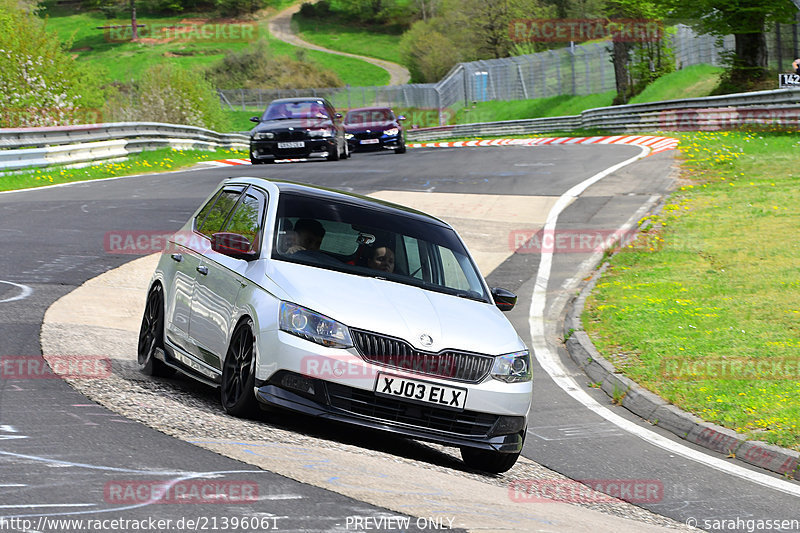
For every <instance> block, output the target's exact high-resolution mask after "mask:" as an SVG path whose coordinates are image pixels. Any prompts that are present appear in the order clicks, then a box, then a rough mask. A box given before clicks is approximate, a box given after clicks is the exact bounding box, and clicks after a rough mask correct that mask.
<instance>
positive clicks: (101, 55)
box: [46, 8, 389, 86]
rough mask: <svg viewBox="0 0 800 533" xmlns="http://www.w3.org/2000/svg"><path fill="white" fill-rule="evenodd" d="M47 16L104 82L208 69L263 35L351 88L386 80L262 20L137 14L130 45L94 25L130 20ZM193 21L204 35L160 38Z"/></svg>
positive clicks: (124, 32) (275, 49)
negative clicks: (168, 68)
mask: <svg viewBox="0 0 800 533" xmlns="http://www.w3.org/2000/svg"><path fill="white" fill-rule="evenodd" d="M46 15H47V27H48V28H49V29H51V30H52V31H54V32H56V33H57V34H58V36H59V38H60V39H61V40H62V41H64V42H67V41H70V42H71V43H72V45H71V52H72V53H73V54H74V55H75V57H76V58H77V59H78V60H79V61H86V62H88V63H90V64H92V65H95V66H98V67H100V68H101V69H103V70H104V71H105V72H106V73H107V76H108V78H109V80H113V81H118V82H129V81H131V80H135V79H138V78H139V77H140V75H141V74H142V72H144V70H145V69H147V68H148V67H150V66H152V65H159V64H164V63H172V64H177V65H180V66H181V67H185V68H193V67H208V66H210V65H212V64H213V63H215V62H217V61H219V60H220V59H222V58H223V57H224V56H225V54H226V53H227V52H230V51H241V50H242V49H244V48H245V47H247V46H248V45H250V44H251V43H253V42H255V41H256V40H258V39H266V40H267V42H268V43H269V46H270V51H271V52H272V53H273V54H275V55H280V56H292V57H294V56H295V55H296V54H297V53H298V52H299V53H301V54H303V55H305V57H307V58H308V59H310V60H312V61H314V62H315V63H317V64H318V65H320V66H321V67H324V68H326V69H330V70H333V71H334V72H336V74H337V75H338V76H339V78H341V80H342V81H343V82H344V83H349V84H350V85H353V86H359V85H383V84H386V83H387V82H388V81H389V74H388V73H387V72H386V71H385V70H383V69H382V68H379V67H376V66H375V65H371V64H369V63H366V62H364V61H361V60H359V59H354V58H349V57H343V56H337V55H333V54H327V53H324V52H315V51H313V50H304V49H301V48H297V47H294V46H292V45H289V44H287V43H284V42H281V41H278V40H276V39H274V38H272V37H271V36H270V35H269V32H268V30H267V20H266V19H259V20H255V21H250V20H242V21H233V22H231V21H229V20H225V21H215V20H208V19H207V18H206V17H207V15H203V14H197V13H192V14H190V13H187V14H184V15H181V16H179V17H175V16H173V17H164V16H153V15H141V16H139V17H137V21H138V23H139V24H144V25H145V28H143V29H142V30H141V31H142V35H141V37H142V39H141V41H140V42H136V43H134V42H130V41H129V39H130V30H129V28H110V29H98V27H99V26H123V25H126V24H130V19H127V20H126V19H122V18H119V19H108V18H105V16H103V14H102V13H100V12H84V13H73V12H71V11H69V10H66V9H63V8H51V9H50V10H49V11H48V12H47V13H46ZM192 21H194V22H198V23H200V22H201V21H207V23H208V26H207V27H206V31H205V33H204V32H203V31H200V30H198V31H195V32H193V33H188V34H186V35H185V37H184V38H180V39H177V38H175V39H165V38H163V37H164V36H167V37H169V36H173V37H174V36H175V35H176V33H175V30H173V29H170V28H172V27H175V26H184V27H186V26H187V23H189V22H192ZM148 28H149V29H148ZM156 30H158V31H156Z"/></svg>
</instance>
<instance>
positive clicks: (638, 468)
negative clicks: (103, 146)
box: [0, 146, 800, 531]
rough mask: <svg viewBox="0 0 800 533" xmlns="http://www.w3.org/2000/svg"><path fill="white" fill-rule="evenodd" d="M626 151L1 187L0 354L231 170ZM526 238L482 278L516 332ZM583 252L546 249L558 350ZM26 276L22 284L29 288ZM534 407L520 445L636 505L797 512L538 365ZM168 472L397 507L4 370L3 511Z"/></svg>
mask: <svg viewBox="0 0 800 533" xmlns="http://www.w3.org/2000/svg"><path fill="white" fill-rule="evenodd" d="M637 151H638V149H637V148H634V147H629V146H550V147H534V148H530V147H506V148H497V147H492V148H471V149H463V148H462V149H417V150H413V151H410V152H409V153H408V154H406V155H405V156H396V155H394V154H391V153H386V154H383V153H380V154H357V155H356V156H355V157H353V158H352V159H350V160H347V161H340V162H337V163H326V162H313V163H299V164H287V165H284V164H280V165H265V166H258V167H249V166H247V167H229V168H213V169H208V170H199V171H192V172H179V173H172V174H168V175H160V176H159V175H156V176H141V177H134V178H127V179H120V180H112V181H103V182H95V183H86V184H80V185H73V186H69V187H59V188H50V189H46V190H38V191H29V192H19V193H12V194H1V195H0V242H2V243H3V246H4V248H5V250H6V253H5V254H3V255H2V256H0V339H2V340H1V341H0V355H3V356H9V355H10V356H39V355H40V354H41V350H40V346H39V327H40V325H41V322H42V318H43V315H44V312H45V310H46V309H47V308H48V307H49V305H50V304H52V302H54V301H55V300H56V299H58V298H59V297H60V296H62V295H64V294H66V293H67V292H70V291H71V290H72V289H74V288H75V287H76V286H78V285H80V284H81V283H82V282H84V281H85V280H87V279H89V278H92V277H94V276H96V275H98V274H100V273H102V272H105V271H107V270H109V269H111V268H115V267H117V266H119V265H120V264H122V263H123V262H125V261H127V260H129V259H131V258H132V257H131V256H119V255H111V254H108V253H106V252H105V250H104V236H105V234H106V233H107V232H109V231H131V230H142V231H147V230H156V231H164V232H167V231H172V230H175V229H177V228H178V227H179V226H180V225H181V224H182V223H183V222H184V221H185V220H186V219H187V218H188V216H189V215H190V214H191V212H193V211H194V209H195V208H196V206H197V205H198V204H199V203H200V201H201V200H202V199H203V198H205V197H206V196H207V195H208V194H209V193H210V192H211V191H212V190H213V188H214V187H215V186H216V184H217V183H219V181H220V180H221V179H223V178H224V177H227V176H230V175H255V176H271V177H276V178H286V179H292V180H296V181H302V182H308V183H314V184H318V185H324V186H330V187H335V188H339V189H345V190H352V191H355V192H359V193H371V192H374V191H379V190H384V191H385V190H403V191H431V192H451V193H469V194H478V193H480V194H492V195H522V196H525V195H529V196H555V197H557V196H559V195H561V194H563V193H564V191H566V190H567V189H569V188H570V187H572V186H573V185H575V184H577V183H579V182H581V181H582V180H584V179H586V178H587V177H589V176H591V175H593V174H595V173H596V172H599V171H600V170H603V169H605V168H607V167H609V166H611V165H613V164H615V163H618V162H620V161H622V160H625V159H627V158H629V157H631V156H633V155H635V154H636V153H637ZM670 158H671V155H670V154H669V152H667V153H663V154H659V155H656V156H653V157H651V158H648V159H646V160H643V161H639V162H637V163H634V164H633V165H631V166H629V167H626V168H625V169H623V170H622V171H620V172H617V173H615V174H612V175H611V176H609V177H607V178H605V179H604V180H602V181H601V182H599V183H598V184H596V185H593V186H592V187H590V188H589V189H587V191H586V192H585V193H584V194H583V195H582V196H581V197H580V198H578V199H577V200H575V201H574V202H573V203H572V204H570V206H569V207H567V209H566V210H565V211H564V212H563V213H562V214H561V216H560V217H559V225H558V227H559V228H563V229H567V230H570V231H575V232H577V233H580V232H582V231H589V230H596V229H600V230H613V229H616V228H617V227H619V226H620V225H621V224H623V223H624V222H625V221H627V220H629V219H630V218H631V217H632V216H634V215H635V214H636V213H637V211H638V210H639V209H640V208H641V207H642V206H643V205H645V204H647V203H648V202H651V201H653V200H654V199H655V198H657V197H658V196H659V195H661V194H663V193H664V192H665V190H666V189H667V188H668V187H669V185H670V182H671V180H670V178H669V177H668V174H669V170H670V165H671V159H670ZM454 216H455V215H454ZM530 251H531V252H532V253H524V254H514V255H512V256H511V257H510V258H509V259H507V260H506V261H505V262H503V263H502V264H501V265H500V266H499V267H498V268H496V269H495V270H494V271H493V272H492V273H491V274H489V276H488V281H489V283H490V285H491V286H503V287H506V288H509V289H511V290H514V291H516V292H517V293H518V294H519V296H520V300H519V301H520V303H519V304H518V306H517V308H516V309H515V310H514V311H512V312H511V313H510V314H509V318H510V319H511V320H512V322H513V323H514V325H515V326H516V327H517V330H518V332H519V333H520V335H521V336H522V337H523V339H524V340H525V341H526V343H528V344H529V345H531V339H530V326H529V323H528V322H529V311H530V301H531V295H532V293H533V285H534V280H535V276H536V270H537V267H538V264H539V259H540V256H539V254H538V253H536V250H530ZM588 256H589V254H588V253H586V252H583V251H580V250H569V251H567V252H565V253H558V254H556V256H555V258H554V262H553V269H552V274H551V277H550V280H549V284H548V298H547V307H546V313H545V317H546V323H547V324H548V330H547V332H548V339H549V341H550V343H551V345H552V346H554V349H558V346H559V343H558V342H557V338H556V337H557V334H558V332H557V331H556V329H555V326H556V325H557V323H558V319H559V316H560V315H561V313H562V311H563V309H562V307H561V306H562V305H563V298H562V297H563V295H564V294H565V291H568V290H572V286H571V285H570V282H571V281H572V280H574V278H575V276H576V273H577V272H578V271H579V270H580V268H579V267H580V266H581V264H582V263H583V261H585V260H586V259H587V258H588ZM3 282H6V283H3ZM9 283H11V284H16V285H10V284H9ZM565 286H566V288H565ZM23 287H29V288H30V289H31V290H32V292H31V293H30V294H29V295H27V296H25V291H24V288H23ZM22 296H25V297H24V298H22V299H17V298H20V297H22ZM560 355H561V360H562V362H563V364H564V365H565V366H566V367H567V369H568V371H569V373H570V374H571V375H573V376H574V377H575V379H576V381H577V382H578V383H579V384H580V385H581V386H582V388H583V389H585V391H586V392H587V393H588V394H590V395H591V396H593V397H595V398H596V399H597V400H598V401H599V402H600V403H602V404H604V405H608V406H609V408H613V407H611V406H610V401H609V400H608V398H607V397H606V396H605V395H604V393H602V391H598V390H596V389H593V388H591V387H589V386H588V384H587V381H588V379H587V378H586V377H585V376H584V375H583V374H582V373H581V371H580V370H579V369H577V368H575V367H574V365H571V363H570V361H569V359H568V357H565V356H564V354H563V353H561V354H560ZM613 409H614V412H615V413H617V414H619V415H620V416H622V417H625V418H627V419H629V420H631V421H633V422H635V423H636V424H637V425H639V426H640V427H642V428H644V429H646V430H649V431H655V432H657V433H661V434H663V435H664V436H665V437H666V438H667V439H670V440H671V441H673V442H676V443H678V444H681V445H682V446H687V447H689V448H691V447H692V446H691V445H688V444H686V443H684V442H682V441H680V439H677V438H675V437H673V436H672V435H670V434H667V433H665V432H663V431H661V430H660V429H658V428H654V427H651V426H650V425H649V424H646V423H641V422H640V421H639V420H637V419H636V417H633V416H632V415H629V414H627V412H626V411H625V410H623V409H621V408H613ZM531 416H532V418H531V424H530V426H529V435H528V439H527V442H526V446H525V450H524V455H525V456H526V457H529V458H531V459H533V460H535V461H537V462H539V463H541V464H543V465H545V466H547V467H549V468H551V469H553V470H556V471H558V472H562V473H564V474H566V475H568V476H570V477H572V478H575V479H598V480H599V479H605V480H649V481H655V482H657V483H658V484H660V486H662V487H663V491H662V493H661V494H660V495H659V496H658V497H656V498H650V501H645V502H643V503H641V505H643V506H644V507H646V508H648V509H651V510H653V511H654V512H657V513H659V514H662V515H665V516H670V517H673V518H675V519H677V520H679V521H682V522H683V521H686V520H687V519H690V518H694V519H697V520H698V521H699V522H698V524H699V525H700V526H701V527H702V526H703V525H704V522H703V520H733V522H732V523H727V524H726V523H724V522H709V523H708V524H707V525H712V526H713V525H721V526H723V527H720V528H716V529H715V530H717V531H747V530H748V528H749V526H748V523H747V521H748V520H759V519H761V520H776V519H795V520H797V519H800V511H798V509H800V505H798V504H799V503H800V499H798V498H797V497H795V496H791V495H788V494H786V493H784V492H780V491H777V490H774V489H772V488H769V487H765V486H763V485H760V484H755V483H753V482H752V481H751V480H748V479H746V477H741V476H739V477H737V476H733V475H731V474H728V473H723V472H720V471H718V470H716V469H713V468H710V467H708V466H703V465H701V464H699V463H697V462H696V461H693V460H691V459H688V458H686V457H685V456H684V455H681V454H679V453H676V452H674V451H670V450H665V449H663V448H661V447H656V446H654V445H652V444H649V443H648V442H646V441H645V440H643V439H642V438H640V437H639V436H635V435H631V434H630V433H629V432H627V431H624V430H622V429H620V428H619V427H618V426H615V425H613V424H611V423H610V422H608V421H607V420H606V419H604V418H602V417H600V416H599V415H598V414H596V413H595V412H592V411H590V410H588V409H586V408H585V407H584V406H583V405H581V404H579V403H578V402H576V401H575V400H574V399H573V398H572V397H571V396H569V395H567V394H566V393H565V392H564V391H563V390H562V389H561V388H559V387H558V386H557V385H556V384H555V383H554V382H553V380H551V379H550V378H549V377H548V375H547V374H546V373H545V372H544V371H543V370H542V369H541V368H536V373H535V398H534V407H533V410H532V413H531ZM698 452H699V453H703V454H706V453H709V452H706V451H705V450H699V449H698ZM742 468H746V467H742ZM753 471H755V469H753ZM204 472H205V474H203V473H204ZM210 472H216V473H217V474H209V473H210ZM176 473H179V474H177V475H181V474H183V475H185V476H187V478H191V477H192V476H195V477H198V476H200V479H207V478H209V477H212V478H213V476H219V477H216V478H215V479H224V480H227V481H230V482H231V484H232V485H234V486H235V485H236V484H239V485H240V486H245V487H247V486H250V485H249V484H256V485H257V486H258V488H259V490H258V494H259V497H263V498H262V499H264V500H270V505H269V509H270V513H271V514H269V515H267V514H265V515H264V518H265V519H266V520H273V519H274V520H278V521H279V524H280V529H281V530H308V531H323V530H335V529H337V528H339V529H341V528H343V527H344V526H345V520H346V519H347V517H348V516H387V517H389V516H397V515H396V514H395V513H388V512H386V511H384V510H381V509H378V508H374V507H372V506H369V505H366V504H363V503H360V502H357V501H353V500H350V499H348V498H345V497H343V496H340V495H337V494H334V493H331V492H328V491H325V490H322V489H317V488H314V487H309V486H306V485H302V484H299V483H296V482H294V481H292V480H288V479H285V478H281V477H280V476H276V475H274V474H270V473H267V472H262V471H257V470H255V469H253V468H252V467H249V466H248V465H244V464H242V463H239V462H237V461H234V460H231V459H226V458H224V457H220V456H218V455H216V454H213V453H211V452H208V451H204V450H201V449H198V448H195V447H193V446H191V445H189V444H185V443H182V442H180V441H178V440H175V439H172V438H169V437H167V436H165V435H163V434H161V433H159V432H156V431H153V430H150V429H149V428H146V427H143V426H141V425H139V424H135V423H131V422H129V421H127V420H124V419H122V418H120V417H118V416H117V415H115V414H114V413H111V412H109V411H107V410H105V409H102V408H100V407H97V406H95V405H94V404H91V403H90V402H87V401H86V399H85V398H83V397H82V396H80V395H79V394H77V393H75V392H74V391H72V389H70V388H69V387H68V386H67V385H66V384H64V383H62V382H61V381H59V380H52V379H41V380H24V381H11V380H0V517H2V516H5V517H22V516H30V517H36V518H35V520H38V517H40V516H42V515H46V514H52V515H58V516H65V515H66V514H67V513H70V514H72V515H74V516H76V517H78V518H80V517H85V518H102V517H103V516H109V513H110V511H111V510H113V514H114V517H123V518H137V517H138V518H141V517H143V516H144V513H143V512H142V510H141V508H140V507H136V506H131V505H128V506H127V508H125V507H126V506H125V505H115V504H116V503H118V502H109V500H110V499H112V500H113V498H109V495H108V494H107V492H108V491H109V490H111V489H110V488H109V487H111V488H113V487H115V485H114V483H119V482H121V481H126V480H128V481H129V480H159V479H164V478H165V477H170V478H174V477H175V475H176ZM773 477H774V478H775V479H776V480H777V479H778V476H773ZM794 485H795V486H796V485H798V484H797V483H794ZM12 501H13V504H8V502H12ZM80 502H86V503H85V504H81V503H80ZM97 502H103V503H104V504H102V505H98V503H97ZM67 505H71V506H72V507H68V506H67ZM178 507H179V506H178ZM178 507H176V506H168V505H163V506H150V507H149V508H148V509H147V511H146V516H148V517H154V518H163V519H171V520H173V524H175V523H176V522H175V521H176V520H178V519H180V518H184V519H186V518H187V517H186V516H182V514H185V511H182V510H180V509H179V508H178ZM244 511H245V508H244V506H242V505H236V504H230V505H228V504H213V505H212V504H207V505H197V506H193V507H192V512H193V514H194V515H195V518H197V517H202V516H217V517H219V516H228V517H234V516H239V517H241V516H243V513H244ZM77 513H85V514H77ZM204 513H205V514H204ZM289 517H291V518H289ZM737 519H738V520H739V521H740V522H739V523H736V520H737ZM739 525H741V527H738V526H739ZM728 526H732V527H728ZM709 529H711V528H710V527H709ZM51 530H52V529H51ZM61 530H68V529H67V528H61ZM387 530H391V528H387ZM771 530H773V531H782V530H781V529H780V528H774V527H773V528H771ZM792 530H793V529H783V531H792ZM795 530H800V528H797V529H795Z"/></svg>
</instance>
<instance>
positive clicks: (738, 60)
mask: <svg viewBox="0 0 800 533" xmlns="http://www.w3.org/2000/svg"><path fill="white" fill-rule="evenodd" d="M667 5H668V6H669V7H670V8H671V10H672V13H673V15H674V16H677V17H681V18H688V19H691V20H693V21H694V24H693V25H694V27H695V28H696V29H697V30H698V31H700V32H701V33H708V34H711V35H715V36H717V37H719V38H722V37H724V36H725V35H731V34H733V37H734V41H735V45H734V54H733V58H732V62H731V65H730V73H729V74H730V79H731V81H732V82H734V83H735V84H747V83H748V82H750V81H753V80H758V79H761V78H763V77H764V75H765V74H766V70H767V59H768V58H767V39H766V37H765V35H764V29H765V28H766V27H767V25H768V24H770V23H775V22H793V17H794V15H795V13H796V12H797V8H796V7H795V6H794V5H793V3H792V0H693V1H692V2H686V1H685V0H667Z"/></svg>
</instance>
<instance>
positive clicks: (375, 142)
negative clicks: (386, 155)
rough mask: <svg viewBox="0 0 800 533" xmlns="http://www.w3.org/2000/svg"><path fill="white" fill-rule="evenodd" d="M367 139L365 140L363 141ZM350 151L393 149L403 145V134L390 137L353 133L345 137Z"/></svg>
mask: <svg viewBox="0 0 800 533" xmlns="http://www.w3.org/2000/svg"><path fill="white" fill-rule="evenodd" d="M364 141H367V142H364ZM347 144H349V145H350V151H351V152H371V151H375V150H384V149H385V150H394V149H397V148H400V147H402V146H403V144H404V143H403V136H402V135H400V134H397V135H393V136H391V137H389V136H386V135H382V136H380V137H371V138H369V137H368V136H366V135H361V134H357V133H356V134H353V136H352V137H350V138H349V139H347Z"/></svg>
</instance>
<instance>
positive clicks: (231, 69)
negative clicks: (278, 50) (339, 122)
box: [207, 41, 344, 89]
mask: <svg viewBox="0 0 800 533" xmlns="http://www.w3.org/2000/svg"><path fill="white" fill-rule="evenodd" d="M207 76H208V78H209V79H210V80H211V82H212V83H213V84H214V86H215V87H217V88H219V89H239V88H246V89H292V88H296V87H341V86H343V85H344V83H342V80H341V79H339V77H338V76H337V75H336V73H335V72H333V71H331V70H327V69H324V68H322V67H320V66H319V65H317V64H316V63H314V62H313V61H310V60H308V59H306V57H305V53H304V52H302V51H301V52H299V53H298V54H297V58H296V59H292V58H290V57H287V56H275V55H272V54H271V53H270V49H269V45H268V44H267V43H266V42H265V41H258V42H257V43H256V44H254V45H253V46H250V47H248V48H246V49H244V50H242V51H241V52H230V53H228V54H227V55H226V56H225V57H224V58H223V59H222V60H221V61H220V62H219V63H217V64H216V65H214V66H213V67H211V68H210V69H208V71H207Z"/></svg>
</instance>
